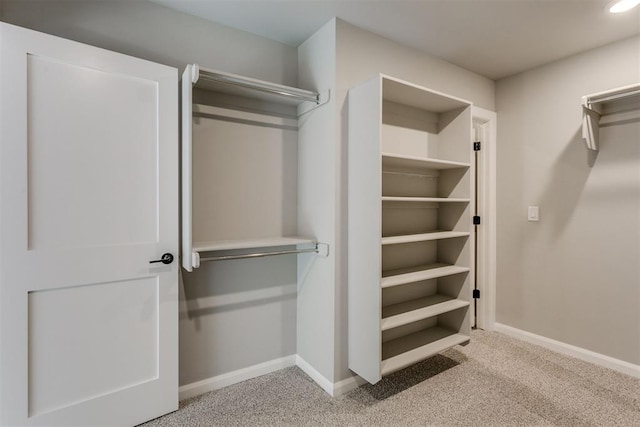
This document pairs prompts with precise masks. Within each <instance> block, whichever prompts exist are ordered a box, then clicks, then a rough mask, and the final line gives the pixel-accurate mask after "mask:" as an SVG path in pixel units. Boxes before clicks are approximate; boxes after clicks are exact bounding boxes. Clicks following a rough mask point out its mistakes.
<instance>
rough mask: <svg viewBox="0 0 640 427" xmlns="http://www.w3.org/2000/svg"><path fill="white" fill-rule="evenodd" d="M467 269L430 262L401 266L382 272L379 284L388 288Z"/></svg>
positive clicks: (463, 271)
mask: <svg viewBox="0 0 640 427" xmlns="http://www.w3.org/2000/svg"><path fill="white" fill-rule="evenodd" d="M467 271H469V268H468V267H461V266H458V265H448V264H431V265H424V266H420V267H413V268H403V269H398V270H389V271H385V272H383V275H384V276H385V277H383V278H382V280H381V281H380V286H381V287H383V288H388V287H391V286H398V285H404V284H406V283H414V282H420V281H422V280H430V279H437V278H438V277H445V276H450V275H453V274H458V273H465V272H467Z"/></svg>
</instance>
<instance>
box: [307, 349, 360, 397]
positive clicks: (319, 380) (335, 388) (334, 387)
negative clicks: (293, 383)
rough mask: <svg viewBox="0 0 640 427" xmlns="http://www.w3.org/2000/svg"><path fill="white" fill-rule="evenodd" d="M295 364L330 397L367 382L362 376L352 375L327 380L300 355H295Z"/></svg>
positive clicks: (340, 394)
mask: <svg viewBox="0 0 640 427" xmlns="http://www.w3.org/2000/svg"><path fill="white" fill-rule="evenodd" d="M296 365H297V366H298V367H299V368H300V369H302V370H303V371H304V373H305V374H307V375H309V376H310V377H311V379H313V380H314V381H315V382H316V384H318V385H319V386H320V387H321V388H322V389H323V390H324V391H326V392H327V393H328V394H329V395H330V396H331V397H338V396H342V395H343V394H345V393H348V392H350V391H351V390H355V389H356V388H358V387H360V386H361V385H362V384H365V383H366V382H367V381H366V380H364V379H363V378H361V377H359V376H357V375H354V376H352V377H350V378H345V379H344V380H341V381H338V382H337V383H334V382H332V381H329V380H328V379H327V378H326V377H325V376H323V375H322V374H321V373H320V372H318V371H317V370H316V369H315V368H314V367H313V366H311V365H310V364H309V363H307V361H306V360H304V359H303V358H302V357H300V356H296Z"/></svg>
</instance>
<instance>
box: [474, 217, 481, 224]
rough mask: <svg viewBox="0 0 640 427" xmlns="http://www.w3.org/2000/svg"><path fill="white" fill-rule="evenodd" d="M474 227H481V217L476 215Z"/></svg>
mask: <svg viewBox="0 0 640 427" xmlns="http://www.w3.org/2000/svg"><path fill="white" fill-rule="evenodd" d="M473 225H480V217H479V216H478V215H474V217H473Z"/></svg>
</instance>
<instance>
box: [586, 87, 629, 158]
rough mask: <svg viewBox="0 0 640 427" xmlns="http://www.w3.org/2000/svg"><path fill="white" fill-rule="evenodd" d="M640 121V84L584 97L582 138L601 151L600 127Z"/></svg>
mask: <svg viewBox="0 0 640 427" xmlns="http://www.w3.org/2000/svg"><path fill="white" fill-rule="evenodd" d="M638 119H640V83H636V84H633V85H629V86H623V87H619V88H617V89H611V90H607V91H604V92H598V93H594V94H591V95H586V96H583V97H582V138H584V140H585V143H586V144H587V148H589V149H590V150H594V151H597V150H598V149H599V134H600V126H601V125H605V124H613V123H618V122H623V121H627V120H638Z"/></svg>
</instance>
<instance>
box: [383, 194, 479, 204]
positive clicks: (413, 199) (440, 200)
mask: <svg viewBox="0 0 640 427" xmlns="http://www.w3.org/2000/svg"><path fill="white" fill-rule="evenodd" d="M382 201H383V202H419V203H425V202H429V203H446V202H449V203H452V202H455V203H469V201H470V199H458V198H451V197H394V196H382Z"/></svg>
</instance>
